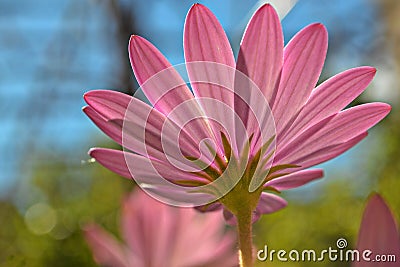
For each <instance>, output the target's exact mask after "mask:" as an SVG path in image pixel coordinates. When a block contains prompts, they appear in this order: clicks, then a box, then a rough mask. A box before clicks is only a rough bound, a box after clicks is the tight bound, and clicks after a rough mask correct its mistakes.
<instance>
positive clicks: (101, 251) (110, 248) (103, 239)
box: [84, 224, 142, 267]
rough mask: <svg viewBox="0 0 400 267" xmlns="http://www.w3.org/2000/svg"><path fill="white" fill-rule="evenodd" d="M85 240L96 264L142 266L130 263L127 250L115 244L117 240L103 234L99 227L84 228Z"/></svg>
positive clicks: (125, 266) (91, 225) (118, 266)
mask: <svg viewBox="0 0 400 267" xmlns="http://www.w3.org/2000/svg"><path fill="white" fill-rule="evenodd" d="M84 233H85V238H86V241H87V242H88V244H89V246H90V248H91V250H92V252H93V256H94V258H95V260H96V262H97V263H98V264H101V265H104V266H115V267H130V266H132V265H130V263H131V264H134V265H135V266H142V264H141V263H139V262H132V261H133V260H134V259H129V258H128V255H129V254H128V253H127V252H128V250H127V249H126V248H125V247H123V246H122V245H121V244H119V243H118V242H117V240H116V239H115V238H114V237H112V236H111V235H109V234H108V233H107V232H105V231H104V230H103V229H102V228H101V227H99V226H97V225H95V224H90V225H87V226H85V229H84Z"/></svg>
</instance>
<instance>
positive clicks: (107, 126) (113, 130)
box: [82, 106, 122, 145]
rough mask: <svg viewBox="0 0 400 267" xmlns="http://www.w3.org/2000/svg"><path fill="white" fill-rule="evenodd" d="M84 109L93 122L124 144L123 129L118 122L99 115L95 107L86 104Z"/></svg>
mask: <svg viewBox="0 0 400 267" xmlns="http://www.w3.org/2000/svg"><path fill="white" fill-rule="evenodd" d="M82 111H83V112H84V113H85V114H86V115H87V116H88V117H89V118H90V119H91V120H92V121H93V123H94V124H95V125H96V126H97V127H99V128H100V130H101V131H103V132H104V133H105V134H106V135H108V136H109V137H110V138H111V139H113V140H114V141H115V142H117V143H118V144H120V145H122V131H121V127H119V126H118V125H117V124H115V123H113V122H110V121H107V120H106V119H105V118H104V117H102V116H101V115H99V114H98V113H97V112H96V111H95V110H94V109H93V108H91V107H90V106H86V107H84V108H83V109H82Z"/></svg>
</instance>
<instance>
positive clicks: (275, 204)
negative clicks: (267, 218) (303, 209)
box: [256, 192, 287, 216]
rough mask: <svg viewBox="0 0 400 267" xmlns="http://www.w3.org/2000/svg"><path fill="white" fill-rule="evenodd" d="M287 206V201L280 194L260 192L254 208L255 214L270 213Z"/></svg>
mask: <svg viewBox="0 0 400 267" xmlns="http://www.w3.org/2000/svg"><path fill="white" fill-rule="evenodd" d="M286 206H287V201H286V200H284V199H283V198H281V197H280V196H277V195H274V194H271V193H266V192H262V193H261V197H260V200H259V201H258V205H257V208H256V214H259V215H260V216H261V215H262V214H270V213H273V212H276V211H278V210H281V209H283V208H285V207H286Z"/></svg>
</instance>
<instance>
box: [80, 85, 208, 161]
mask: <svg viewBox="0 0 400 267" xmlns="http://www.w3.org/2000/svg"><path fill="white" fill-rule="evenodd" d="M84 97H85V100H86V102H87V103H88V104H89V105H90V109H89V108H84V112H85V113H86V114H87V115H88V117H89V118H91V120H92V121H93V122H94V123H95V124H96V125H97V126H98V127H99V128H100V129H101V130H102V131H103V132H105V133H106V134H107V135H109V136H110V137H111V138H112V139H113V140H115V141H116V142H117V143H119V144H121V145H122V146H124V147H126V148H128V149H131V150H132V151H134V152H136V153H139V154H141V155H143V156H150V157H153V158H157V159H159V160H164V161H167V160H168V159H166V156H168V157H169V158H171V159H172V158H173V159H175V160H176V161H177V162H179V163H186V165H187V164H189V162H188V160H187V159H185V158H183V155H182V154H181V153H184V154H185V155H184V156H187V155H189V156H192V157H196V158H197V157H199V156H200V152H199V151H198V150H197V149H198V145H197V144H198V142H200V141H199V140H201V139H202V138H204V136H202V137H200V136H197V137H198V138H199V140H197V141H194V140H193V135H190V134H189V133H188V132H187V130H188V129H189V127H184V128H183V129H182V128H181V127H179V126H178V125H176V124H175V123H174V122H173V121H172V120H169V119H167V118H166V117H165V116H164V115H163V114H162V113H160V112H158V111H157V110H156V109H153V108H152V107H150V106H149V105H147V104H146V103H144V102H142V101H140V100H138V99H136V98H132V97H130V96H128V95H126V94H122V93H118V92H115V91H110V90H94V91H90V92H88V93H86V94H85V96H84ZM97 113H98V114H97ZM189 125H190V126H192V125H193V124H191V123H190V124H189ZM122 132H123V134H122ZM177 143H179V146H177V145H176V144H177ZM202 152H203V151H202ZM203 154H204V155H206V154H205V153H203ZM203 159H204V160H205V161H206V162H212V157H211V156H210V157H209V158H208V159H205V158H204V157H203Z"/></svg>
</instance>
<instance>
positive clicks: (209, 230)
mask: <svg viewBox="0 0 400 267" xmlns="http://www.w3.org/2000/svg"><path fill="white" fill-rule="evenodd" d="M121 224H122V225H121V228H122V236H123V238H124V241H125V242H126V245H125V244H121V243H120V242H118V241H117V240H116V239H115V238H114V237H113V236H111V235H110V234H109V233H107V232H106V231H104V230H103V229H102V228H101V227H100V226H98V225H96V224H91V225H87V226H86V227H85V230H84V231H85V236H86V240H87V242H88V244H89V246H90V248H91V249H92V251H93V255H94V258H95V260H96V262H97V263H99V264H101V265H104V266H112V267H133V266H134V267H152V266H153V267H159V266H173V267H196V266H197V267H200V266H210V267H212V266H215V267H220V266H237V253H236V252H235V251H234V249H235V238H234V235H233V233H232V232H225V233H224V219H223V218H222V216H221V214H217V213H207V214H202V213H199V212H196V211H195V210H194V209H190V208H176V207H171V206H168V205H166V204H163V203H160V202H158V201H157V200H154V199H153V198H151V197H149V196H148V195H147V194H146V193H144V192H143V191H142V190H137V191H134V192H133V193H131V195H130V196H129V197H128V198H127V199H126V201H125V202H124V203H123V209H122V222H121Z"/></svg>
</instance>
